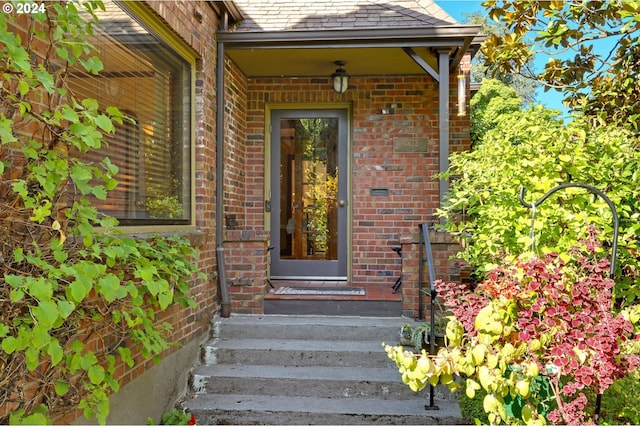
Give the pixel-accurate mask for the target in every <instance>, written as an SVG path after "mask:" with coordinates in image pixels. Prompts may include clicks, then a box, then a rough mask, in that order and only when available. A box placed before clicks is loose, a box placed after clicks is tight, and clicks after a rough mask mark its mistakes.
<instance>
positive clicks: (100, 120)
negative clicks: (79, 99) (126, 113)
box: [95, 114, 115, 133]
mask: <svg viewBox="0 0 640 426" xmlns="http://www.w3.org/2000/svg"><path fill="white" fill-rule="evenodd" d="M95 121H96V124H97V125H98V127H100V128H101V129H102V130H104V131H105V132H107V133H113V132H114V131H115V127H113V123H112V122H111V119H109V117H107V116H106V115H104V114H100V115H99V116H97V117H96V120H95Z"/></svg>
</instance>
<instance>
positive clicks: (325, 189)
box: [270, 109, 348, 280]
mask: <svg viewBox="0 0 640 426" xmlns="http://www.w3.org/2000/svg"><path fill="white" fill-rule="evenodd" d="M271 130H272V137H271V153H270V155H271V182H272V185H271V223H270V225H271V246H272V247H273V248H272V249H271V278H272V279H304V280H346V279H347V217H348V214H347V212H348V197H347V195H348V179H347V170H348V159H347V154H348V149H347V144H348V121H347V110H346V109H335V110H329V109H326V110H325V109H319V110H318V109H314V110H274V111H272V114H271Z"/></svg>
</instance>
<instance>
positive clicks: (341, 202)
mask: <svg viewBox="0 0 640 426" xmlns="http://www.w3.org/2000/svg"><path fill="white" fill-rule="evenodd" d="M345 204H346V203H345V202H344V200H340V201H338V205H339V206H340V207H344V205H345Z"/></svg>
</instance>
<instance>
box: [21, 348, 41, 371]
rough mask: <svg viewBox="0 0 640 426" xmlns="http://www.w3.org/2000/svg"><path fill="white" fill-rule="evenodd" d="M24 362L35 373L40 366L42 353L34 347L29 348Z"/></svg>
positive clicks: (25, 352) (26, 350) (25, 353)
mask: <svg viewBox="0 0 640 426" xmlns="http://www.w3.org/2000/svg"><path fill="white" fill-rule="evenodd" d="M24 361H25V364H26V365H27V369H28V370H29V371H33V370H35V369H36V367H38V365H39V364H40V351H39V350H38V349H36V348H35V347H34V346H28V347H27V348H26V349H25V351H24Z"/></svg>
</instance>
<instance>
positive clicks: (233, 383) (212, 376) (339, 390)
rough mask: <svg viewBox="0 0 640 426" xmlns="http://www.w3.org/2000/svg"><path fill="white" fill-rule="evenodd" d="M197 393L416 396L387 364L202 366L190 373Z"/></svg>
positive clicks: (397, 397) (374, 396) (381, 397)
mask: <svg viewBox="0 0 640 426" xmlns="http://www.w3.org/2000/svg"><path fill="white" fill-rule="evenodd" d="M193 390H194V391H195V392H197V393H219V394H257V395H269V394H273V393H274V392H277V393H278V395H283V396H284V395H286V396H318V397H324V398H355V397H370V398H380V399H411V398H414V397H415V396H416V395H415V393H414V392H412V391H411V390H410V389H409V387H408V386H407V385H405V384H404V383H402V382H401V381H400V380H399V374H398V372H397V371H395V370H394V369H392V368H389V366H388V365H387V366H386V367H383V368H375V367H333V366H332V367H318V366H312V367H288V366H287V367H284V366H270V367H269V368H265V366H264V365H205V366H201V367H199V368H197V369H196V370H195V371H194V373H193Z"/></svg>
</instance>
